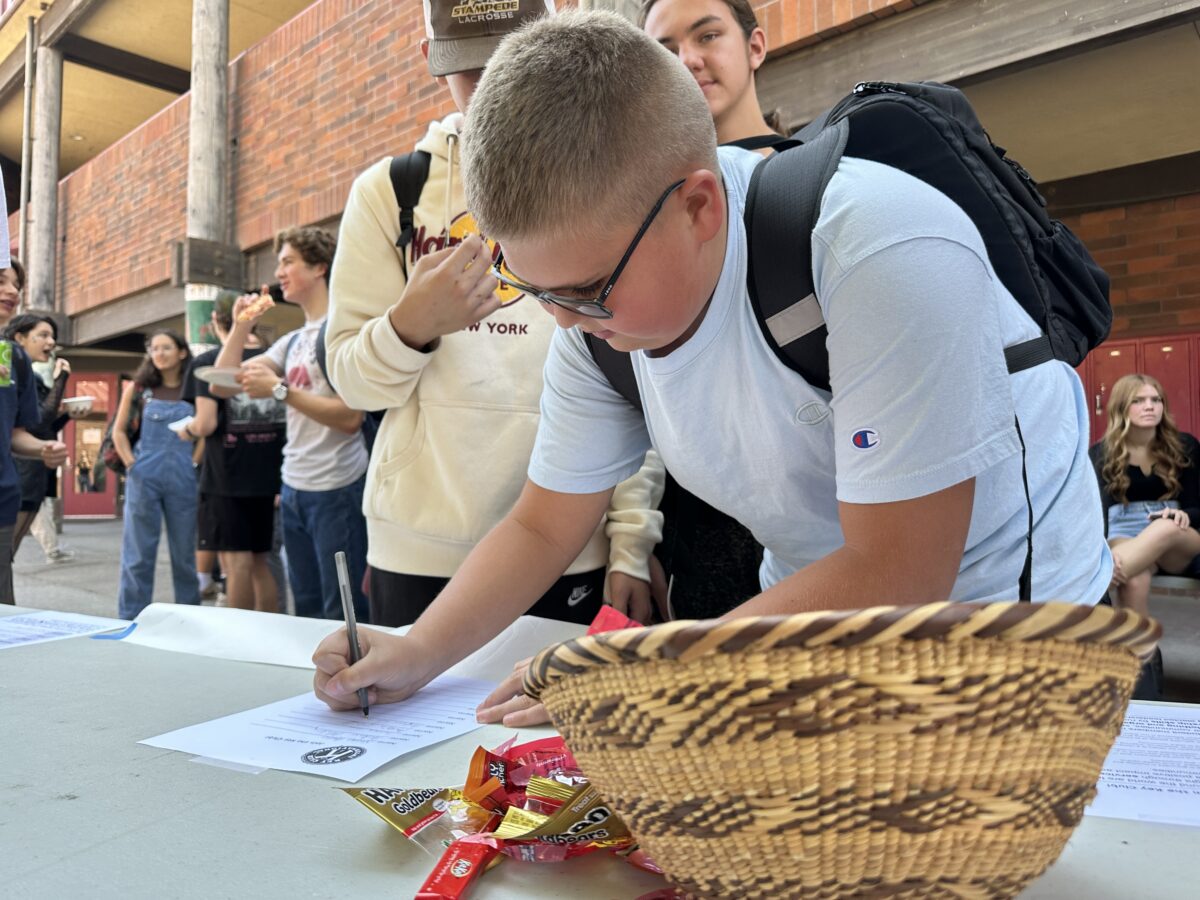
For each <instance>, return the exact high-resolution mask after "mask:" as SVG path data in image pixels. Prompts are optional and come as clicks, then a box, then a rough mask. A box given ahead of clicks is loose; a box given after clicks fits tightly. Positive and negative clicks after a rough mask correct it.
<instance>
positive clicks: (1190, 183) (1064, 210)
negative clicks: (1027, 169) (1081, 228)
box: [1038, 152, 1200, 218]
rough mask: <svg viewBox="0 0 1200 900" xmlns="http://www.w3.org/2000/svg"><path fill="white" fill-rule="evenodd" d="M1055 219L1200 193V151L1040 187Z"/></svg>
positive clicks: (1079, 176)
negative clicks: (1095, 210)
mask: <svg viewBox="0 0 1200 900" xmlns="http://www.w3.org/2000/svg"><path fill="white" fill-rule="evenodd" d="M1038 189H1039V190H1040V191H1041V192H1042V195H1043V196H1044V197H1045V198H1046V206H1047V208H1048V209H1049V211H1050V214H1051V215H1052V216H1054V217H1055V218H1062V217H1063V216H1067V215H1078V214H1080V213H1085V212H1090V211H1092V210H1094V209H1110V208H1112V207H1114V206H1129V205H1131V204H1134V203H1145V202H1147V201H1149V200H1163V199H1166V198H1168V197H1182V196H1186V195H1188V194H1200V152H1198V153H1185V154H1183V155H1182V156H1170V157H1167V158H1166V159H1156V160H1153V161H1151V162H1146V163H1138V164H1137V165H1133V166H1124V167H1122V168H1120V169H1109V170H1108V171H1107V172H1096V173H1094V174H1091V175H1077V176H1076V177H1074V178H1064V179H1062V180H1060V181H1049V182H1046V183H1045V184H1041V185H1038Z"/></svg>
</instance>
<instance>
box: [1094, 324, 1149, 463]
mask: <svg viewBox="0 0 1200 900" xmlns="http://www.w3.org/2000/svg"><path fill="white" fill-rule="evenodd" d="M1138 349H1139V348H1138V342H1137V341H1105V342H1104V343H1103V344H1101V345H1100V346H1099V347H1097V348H1096V349H1095V350H1093V351H1092V352H1091V355H1090V356H1089V358H1088V360H1087V361H1088V363H1089V365H1090V368H1091V373H1090V376H1091V378H1090V383H1089V382H1088V381H1085V382H1084V389H1085V390H1086V391H1087V398H1088V407H1089V412H1090V413H1091V419H1092V439H1091V441H1090V443H1093V444H1094V443H1096V442H1097V441H1098V440H1100V439H1101V438H1102V437H1104V429H1105V428H1106V427H1107V426H1108V397H1109V393H1110V392H1111V391H1112V386H1113V384H1114V383H1115V382H1116V380H1117V379H1118V378H1120V377H1121V376H1122V375H1132V374H1133V373H1134V372H1137V371H1139V370H1140V365H1141V363H1140V361H1139V359H1138V355H1139V354H1138Z"/></svg>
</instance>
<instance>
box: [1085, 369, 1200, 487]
mask: <svg viewBox="0 0 1200 900" xmlns="http://www.w3.org/2000/svg"><path fill="white" fill-rule="evenodd" d="M1146 386H1149V387H1152V388H1154V389H1155V390H1156V391H1158V396H1159V397H1161V398H1162V403H1163V414H1162V420H1161V421H1160V422H1159V423H1158V427H1157V428H1156V429H1155V430H1154V437H1153V438H1152V439H1151V440H1150V446H1149V448H1148V452H1149V454H1150V459H1151V461H1152V463H1153V466H1154V468H1153V471H1154V473H1155V474H1157V475H1158V476H1159V477H1160V478H1162V480H1163V484H1165V485H1166V486H1167V492H1166V493H1165V494H1164V495H1163V496H1161V497H1159V498H1158V499H1159V500H1170V499H1171V498H1173V497H1176V496H1178V494H1179V491H1180V488H1181V485H1180V482H1179V472H1180V471H1181V470H1182V469H1186V468H1187V467H1188V466H1189V465H1191V462H1190V460H1188V457H1187V454H1186V453H1185V452H1184V450H1183V441H1182V440H1181V439H1180V437H1179V428H1178V427H1177V426H1176V425H1175V419H1174V418H1173V417H1172V416H1171V411H1170V409H1169V407H1168V406H1167V395H1166V393H1165V392H1164V391H1163V388H1162V385H1161V384H1160V383H1159V381H1158V379H1157V378H1153V377H1151V376H1150V375H1140V374H1138V375H1124V376H1122V377H1121V378H1118V379H1117V383H1116V384H1114V385H1113V389H1112V395H1111V396H1110V397H1109V398H1108V428H1107V429H1106V430H1105V432H1104V468H1103V470H1102V474H1103V476H1104V484H1105V486H1106V487H1107V488H1108V492H1109V493H1110V494H1111V495H1112V497H1113V499H1114V500H1116V501H1117V502H1118V503H1125V502H1127V501H1126V499H1125V498H1126V495H1127V493H1128V491H1129V473H1128V471H1126V468H1127V467H1128V465H1129V444H1128V437H1129V428H1130V425H1129V407H1130V406H1131V405H1132V403H1133V398H1134V395H1136V394H1137V392H1138V391H1140V390H1141V389H1142V388H1143V387H1146Z"/></svg>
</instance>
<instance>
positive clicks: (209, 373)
mask: <svg viewBox="0 0 1200 900" xmlns="http://www.w3.org/2000/svg"><path fill="white" fill-rule="evenodd" d="M240 371H241V369H237V368H233V367H230V368H227V369H219V368H217V367H216V366H201V367H200V368H199V369H197V370H196V372H195V375H196V377H197V378H199V379H200V380H201V381H206V382H208V383H209V384H214V385H216V386H217V387H224V388H235V387H239V385H238V382H237V377H238V372H240Z"/></svg>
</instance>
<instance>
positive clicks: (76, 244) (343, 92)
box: [59, 0, 923, 314]
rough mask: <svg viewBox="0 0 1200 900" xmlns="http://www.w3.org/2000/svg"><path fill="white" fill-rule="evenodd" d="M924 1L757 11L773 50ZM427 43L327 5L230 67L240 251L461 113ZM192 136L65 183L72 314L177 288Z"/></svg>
mask: <svg viewBox="0 0 1200 900" xmlns="http://www.w3.org/2000/svg"><path fill="white" fill-rule="evenodd" d="M918 2H923V0H892V2H885V0H767V2H755V4H754V5H755V7H756V8H757V10H758V13H759V18H760V21H761V22H762V23H763V25H764V27H765V28H766V30H767V35H768V40H769V45H770V47H771V49H772V52H777V51H782V50H786V49H792V48H794V47H796V46H801V45H804V44H806V43H812V42H814V41H817V40H821V39H823V38H825V37H828V36H830V35H832V34H836V33H839V32H841V31H846V30H849V29H851V28H854V27H857V26H858V25H860V24H863V23H866V22H869V21H873V20H874V19H877V18H882V17H885V16H889V15H893V14H895V13H897V12H901V11H903V10H906V9H910V8H912V7H913V6H914V5H916V4H917V3H918ZM559 5H560V6H569V5H573V4H572V3H571V2H569V0H564V2H560V4H559ZM422 34H423V28H422V24H421V8H420V6H419V5H418V4H416V3H397V2H395V0H322V2H318V3H315V4H314V5H313V6H311V7H309V8H308V9H307V10H305V11H304V12H303V13H301V14H300V15H299V16H297V17H296V18H295V19H293V20H292V21H291V22H289V23H288V24H286V25H285V26H283V27H282V28H280V29H279V30H278V31H276V32H275V33H273V34H272V35H270V36H268V37H267V38H266V39H265V40H263V41H262V42H261V43H259V44H257V45H255V46H254V47H252V48H250V49H249V50H247V51H246V52H245V53H244V54H243V55H242V56H241V57H239V58H238V59H237V60H235V61H234V62H233V63H232V64H231V66H230V78H229V84H230V94H231V106H230V121H231V134H230V137H231V139H232V140H233V142H234V145H233V156H232V163H233V165H232V166H231V173H232V174H231V177H232V179H233V184H232V190H233V198H234V206H235V221H236V235H235V239H236V242H237V244H238V245H239V246H241V247H242V249H243V250H253V249H254V248H256V247H260V246H261V245H263V244H264V243H267V242H269V241H270V240H271V238H272V236H273V234H274V233H275V232H276V231H277V230H278V229H280V228H283V227H286V226H289V225H294V224H311V223H314V222H321V221H325V220H328V219H331V218H334V217H336V216H337V215H338V214H339V213H340V212H341V210H342V208H343V205H344V203H345V199H346V195H347V193H348V191H349V188H350V183H351V182H352V181H353V179H354V177H355V175H356V174H357V173H358V172H360V171H361V170H362V169H364V168H366V167H367V166H368V165H370V164H371V163H372V162H374V161H375V160H377V159H379V158H380V157H382V156H386V155H389V154H391V153H394V152H397V151H402V150H408V149H411V147H412V146H413V144H414V143H415V142H416V141H417V139H418V138H419V137H420V136H421V135H422V134H424V132H425V129H426V126H427V125H428V123H429V122H430V121H431V120H434V119H437V118H440V117H442V116H444V115H445V114H447V113H448V112H450V111H452V110H453V108H454V107H453V104H452V102H451V100H450V97H449V94H448V93H447V92H446V91H445V90H444V89H443V88H441V87H439V86H437V85H436V84H435V83H434V82H433V81H432V80H431V79H430V78H429V75H428V71H427V70H426V68H425V66H424V63H423V61H422V59H421V56H420V52H419V50H418V42H419V40H420V37H421V36H422ZM187 130H188V98H187V97H186V96H184V97H182V98H180V99H179V100H178V101H176V102H175V103H173V104H172V105H171V106H169V107H167V108H166V109H165V110H163V111H162V112H161V113H160V114H159V115H158V116H156V117H155V118H154V119H151V120H150V121H149V122H147V123H146V124H144V125H143V126H141V127H140V128H138V129H137V130H136V131H134V132H132V133H131V134H130V135H128V136H127V137H125V138H124V139H123V140H121V141H120V142H118V143H117V144H115V145H114V146H113V147H110V148H109V149H108V150H106V151H105V152H104V153H102V154H101V155H100V156H98V157H96V158H95V159H93V160H92V161H90V162H89V163H88V164H87V165H85V166H82V167H81V168H80V169H78V170H76V171H75V172H74V173H73V174H72V175H71V176H69V177H68V178H67V179H65V180H64V181H63V182H62V184H61V186H60V189H59V196H60V203H61V207H60V217H59V222H60V225H59V228H60V232H61V235H62V238H63V240H62V241H61V242H60V249H61V252H62V256H61V258H60V260H59V293H60V296H62V297H63V298H64V299H65V303H66V308H67V310H68V312H69V313H71V314H78V313H80V312H83V311H85V310H88V309H91V308H94V307H96V306H99V305H101V304H103V303H106V302H109V301H112V300H116V299H119V298H121V297H124V296H127V295H129V294H132V293H136V292H138V291H141V290H145V289H147V288H150V287H153V286H155V285H158V284H161V283H163V282H165V281H167V280H168V279H169V277H170V244H171V242H172V241H176V240H180V239H182V238H183V237H184V232H185V228H186V203H187Z"/></svg>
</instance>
